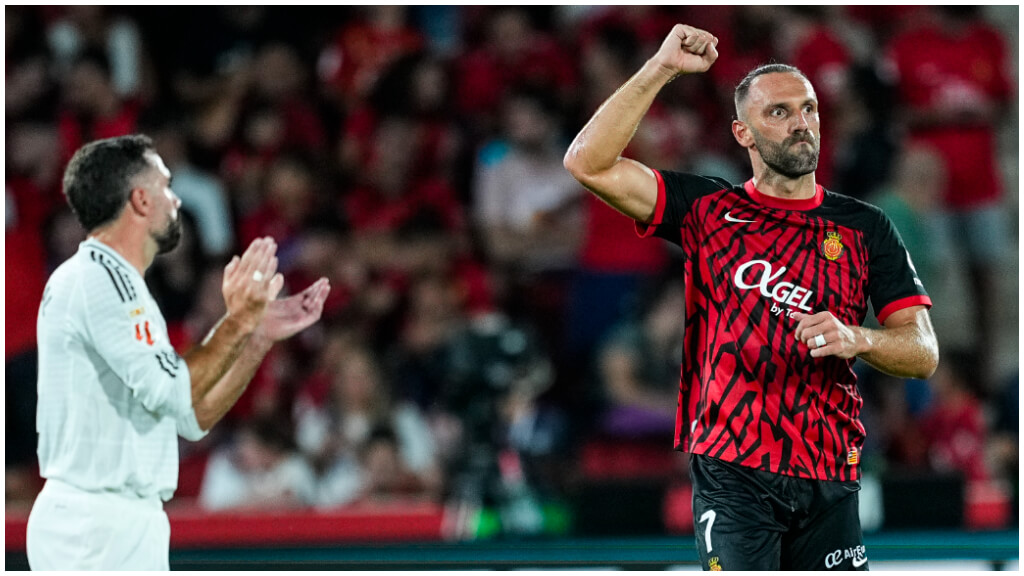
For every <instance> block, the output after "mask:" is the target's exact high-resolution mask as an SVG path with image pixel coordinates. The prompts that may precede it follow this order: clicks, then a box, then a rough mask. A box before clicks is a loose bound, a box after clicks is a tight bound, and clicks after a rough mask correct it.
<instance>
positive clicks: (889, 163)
mask: <svg viewBox="0 0 1024 576" xmlns="http://www.w3.org/2000/svg"><path fill="white" fill-rule="evenodd" d="M847 78H848V80H849V83H850V89H849V90H847V91H845V92H843V93H841V94H840V95H839V99H840V104H839V106H840V112H841V113H840V114H838V115H837V116H835V117H830V118H829V123H830V125H832V126H833V128H834V135H833V138H834V140H835V141H834V145H835V147H834V148H835V153H834V155H833V161H834V165H833V176H832V182H830V183H828V188H829V189H830V190H833V191H835V192H839V193H840V194H846V195H847V196H852V197H854V198H859V199H866V198H868V197H869V196H870V195H871V194H872V193H874V192H876V191H877V189H878V188H879V187H881V186H883V185H885V184H886V183H887V181H888V179H889V177H890V175H891V174H890V173H891V172H892V169H893V163H894V159H895V158H896V157H897V156H898V154H899V150H900V148H901V145H902V144H901V143H900V142H899V140H901V138H900V137H899V135H898V134H896V133H895V131H894V130H893V122H894V118H895V117H897V113H896V111H895V110H893V107H894V106H895V103H896V102H895V96H894V90H893V89H892V87H891V86H890V85H888V84H886V83H885V82H884V81H883V80H882V79H881V78H880V77H879V74H878V70H877V67H876V66H875V65H874V64H873V63H872V64H870V65H857V66H853V67H851V68H850V70H849V71H848V76H847Z"/></svg>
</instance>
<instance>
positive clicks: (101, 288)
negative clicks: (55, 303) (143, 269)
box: [65, 244, 144, 303]
mask: <svg viewBox="0 0 1024 576" xmlns="http://www.w3.org/2000/svg"><path fill="white" fill-rule="evenodd" d="M65 265H68V270H69V272H68V275H69V277H75V278H77V280H78V281H79V283H80V285H81V286H82V288H83V289H84V290H85V292H86V296H87V297H88V298H114V299H116V300H118V301H120V302H125V303H131V302H137V301H139V299H140V293H141V291H142V290H143V289H144V283H143V282H138V281H137V275H138V274H137V273H136V272H135V270H134V269H132V268H130V267H129V266H128V265H126V264H125V263H124V260H123V259H122V258H121V257H120V256H118V255H117V254H116V253H115V252H114V251H113V249H111V248H108V247H106V246H103V245H90V244H83V245H82V247H81V248H80V249H79V251H78V253H77V254H75V256H74V257H72V258H70V259H68V261H67V262H65Z"/></svg>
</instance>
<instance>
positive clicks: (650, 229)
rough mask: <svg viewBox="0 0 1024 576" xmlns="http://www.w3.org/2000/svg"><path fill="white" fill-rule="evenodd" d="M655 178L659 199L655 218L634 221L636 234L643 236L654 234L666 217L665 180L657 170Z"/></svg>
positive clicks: (655, 209)
mask: <svg viewBox="0 0 1024 576" xmlns="http://www.w3.org/2000/svg"><path fill="white" fill-rule="evenodd" d="M654 178H655V180H657V181H658V200H657V201H656V202H655V204H654V218H652V219H651V221H650V222H640V221H639V220H636V221H634V222H633V225H634V227H635V229H636V234H637V236H639V237H641V238H647V237H648V236H651V235H652V234H654V231H655V230H657V229H658V226H660V225H661V222H662V220H663V219H664V218H665V180H664V178H662V177H661V172H659V171H657V170H654Z"/></svg>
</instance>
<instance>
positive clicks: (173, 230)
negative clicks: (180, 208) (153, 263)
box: [153, 217, 181, 254]
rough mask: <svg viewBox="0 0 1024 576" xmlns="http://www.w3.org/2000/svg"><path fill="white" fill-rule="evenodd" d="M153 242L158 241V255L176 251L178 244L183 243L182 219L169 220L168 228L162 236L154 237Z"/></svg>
mask: <svg viewBox="0 0 1024 576" xmlns="http://www.w3.org/2000/svg"><path fill="white" fill-rule="evenodd" d="M153 240H156V248H157V250H156V253H157V254H166V253H168V252H170V251H171V250H174V249H175V248H176V247H177V246H178V242H181V218H180V217H178V218H175V219H174V220H168V222H167V228H165V229H164V231H163V232H161V233H160V234H156V235H154V236H153Z"/></svg>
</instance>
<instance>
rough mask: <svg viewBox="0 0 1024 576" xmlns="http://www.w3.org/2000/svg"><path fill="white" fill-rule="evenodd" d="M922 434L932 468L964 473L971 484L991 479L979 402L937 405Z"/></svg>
mask: <svg viewBox="0 0 1024 576" xmlns="http://www.w3.org/2000/svg"><path fill="white" fill-rule="evenodd" d="M921 432H922V433H923V434H924V436H925V438H926V439H927V442H928V457H929V460H930V462H931V464H932V467H933V468H935V469H937V470H941V471H958V472H962V473H963V475H964V477H965V478H966V479H967V480H969V481H980V480H986V479H987V478H988V471H987V469H986V467H985V419H984V416H983V415H982V411H981V405H980V404H979V403H978V401H977V400H974V399H973V398H972V399H970V400H968V401H957V402H944V403H940V404H937V405H936V406H934V407H933V408H931V409H930V410H928V412H926V413H925V415H924V417H923V418H922V420H921Z"/></svg>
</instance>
